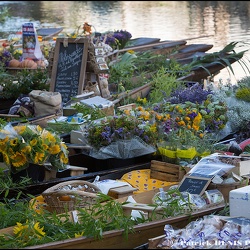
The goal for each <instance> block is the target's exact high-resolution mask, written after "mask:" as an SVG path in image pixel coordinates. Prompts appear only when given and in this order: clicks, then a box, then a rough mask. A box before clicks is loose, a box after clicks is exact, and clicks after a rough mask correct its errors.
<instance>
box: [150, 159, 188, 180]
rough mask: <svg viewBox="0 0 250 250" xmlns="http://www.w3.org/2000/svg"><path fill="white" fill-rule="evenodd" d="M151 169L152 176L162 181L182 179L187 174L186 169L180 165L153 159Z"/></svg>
mask: <svg viewBox="0 0 250 250" xmlns="http://www.w3.org/2000/svg"><path fill="white" fill-rule="evenodd" d="M150 169H151V173H150V178H152V179H158V180H161V181H172V182H174V181H181V180H182V178H183V177H184V175H185V174H186V169H185V168H184V167H182V166H180V165H176V164H172V163H168V162H163V161H156V160H152V161H151V167H150Z"/></svg>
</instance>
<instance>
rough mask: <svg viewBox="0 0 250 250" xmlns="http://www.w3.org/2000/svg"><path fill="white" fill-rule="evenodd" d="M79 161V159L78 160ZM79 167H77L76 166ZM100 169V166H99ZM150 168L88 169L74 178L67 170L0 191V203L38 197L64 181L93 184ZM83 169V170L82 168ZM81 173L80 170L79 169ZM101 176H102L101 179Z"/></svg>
mask: <svg viewBox="0 0 250 250" xmlns="http://www.w3.org/2000/svg"><path fill="white" fill-rule="evenodd" d="M78 159H79V158H78ZM78 167H79V166H78ZM100 168H101V166H100ZM149 168H150V162H144V163H138V164H132V165H126V166H119V165H118V166H117V167H116V168H114V167H113V168H112V167H110V168H106V169H103V170H99V171H92V170H91V171H90V170H89V169H88V168H85V170H84V173H83V174H77V175H74V176H71V170H70V169H67V170H65V171H62V172H57V173H56V178H54V179H50V180H46V181H43V182H38V183H34V184H29V185H25V186H20V187H14V188H9V189H8V194H7V195H6V193H5V190H0V201H3V200H4V198H8V199H11V198H16V197H18V195H19V196H20V199H23V198H27V194H31V195H34V196H36V195H40V194H41V193H42V192H43V191H45V190H46V189H48V188H50V187H52V186H54V185H56V184H58V183H60V182H65V181H73V180H85V181H90V182H93V181H94V179H95V178H96V176H100V179H103V178H104V179H105V178H110V179H119V178H121V177H122V175H124V174H125V173H127V172H129V171H132V170H138V169H149ZM83 169H84V168H83ZM79 170H80V171H81V168H80V169H79ZM102 176H104V177H103V178H102Z"/></svg>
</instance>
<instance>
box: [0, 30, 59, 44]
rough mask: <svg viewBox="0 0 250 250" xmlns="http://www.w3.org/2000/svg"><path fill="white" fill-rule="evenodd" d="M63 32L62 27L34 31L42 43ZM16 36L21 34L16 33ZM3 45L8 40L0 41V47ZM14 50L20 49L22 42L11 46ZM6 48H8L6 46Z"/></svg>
mask: <svg viewBox="0 0 250 250" xmlns="http://www.w3.org/2000/svg"><path fill="white" fill-rule="evenodd" d="M62 31H63V28H62V27H58V28H39V29H37V30H36V32H37V35H38V36H40V37H41V40H42V41H43V42H46V41H49V40H51V39H53V37H56V36H57V35H58V34H60V33H61V32H62ZM18 34H22V33H21V32H18ZM3 43H7V44H8V43H9V41H8V39H7V38H5V39H0V46H2V44H3ZM13 46H14V48H22V41H21V40H20V41H19V42H18V43H17V44H14V45H13ZM7 48H8V46H7Z"/></svg>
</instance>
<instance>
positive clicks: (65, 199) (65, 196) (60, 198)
mask: <svg viewBox="0 0 250 250" xmlns="http://www.w3.org/2000/svg"><path fill="white" fill-rule="evenodd" d="M59 200H60V201H70V200H71V198H70V196H68V195H62V196H60V197H59Z"/></svg>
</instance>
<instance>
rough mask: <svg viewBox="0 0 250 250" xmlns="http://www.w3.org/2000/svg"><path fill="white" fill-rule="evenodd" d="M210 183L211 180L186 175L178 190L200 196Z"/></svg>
mask: <svg viewBox="0 0 250 250" xmlns="http://www.w3.org/2000/svg"><path fill="white" fill-rule="evenodd" d="M210 182H211V178H202V177H197V176H190V175H185V176H184V177H183V179H182V181H181V182H180V184H179V187H178V190H179V191H180V192H188V193H190V194H199V195H200V194H202V193H203V192H204V191H205V190H206V188H207V186H208V185H209V183H210Z"/></svg>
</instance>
